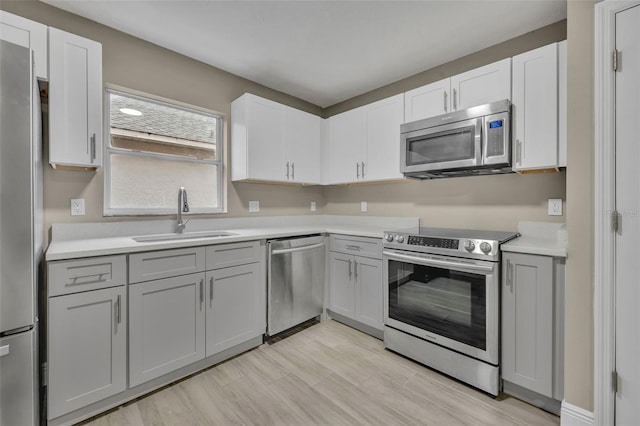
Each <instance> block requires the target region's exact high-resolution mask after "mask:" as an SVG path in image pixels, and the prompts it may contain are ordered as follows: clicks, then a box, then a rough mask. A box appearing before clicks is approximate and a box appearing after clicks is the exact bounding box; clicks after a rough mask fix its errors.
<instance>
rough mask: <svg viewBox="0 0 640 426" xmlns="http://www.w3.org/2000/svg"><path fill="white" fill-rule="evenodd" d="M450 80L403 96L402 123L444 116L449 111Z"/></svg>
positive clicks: (419, 88) (411, 91)
mask: <svg viewBox="0 0 640 426" xmlns="http://www.w3.org/2000/svg"><path fill="white" fill-rule="evenodd" d="M450 93H451V79H450V78H445V79H443V80H440V81H436V82H434V83H431V84H427V85H426V86H422V87H418V88H417V89H413V90H409V91H408V92H405V94H404V122H405V123H409V122H411V121H416V120H421V119H423V118H429V117H434V116H436V115H440V114H446V113H447V112H449V111H450V110H451V96H450V95H449V94H450Z"/></svg>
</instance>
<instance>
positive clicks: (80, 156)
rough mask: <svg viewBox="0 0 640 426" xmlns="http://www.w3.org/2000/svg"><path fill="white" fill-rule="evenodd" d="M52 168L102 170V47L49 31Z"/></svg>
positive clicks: (88, 41) (74, 36)
mask: <svg viewBox="0 0 640 426" xmlns="http://www.w3.org/2000/svg"><path fill="white" fill-rule="evenodd" d="M49 162H50V163H51V165H52V166H53V167H54V168H56V167H58V166H71V167H84V168H93V169H95V168H97V167H100V166H101V164H102V45H101V44H100V43H97V42H95V41H92V40H88V39H86V38H83V37H79V36H77V35H74V34H70V33H67V32H64V31H60V30H57V29H55V28H49Z"/></svg>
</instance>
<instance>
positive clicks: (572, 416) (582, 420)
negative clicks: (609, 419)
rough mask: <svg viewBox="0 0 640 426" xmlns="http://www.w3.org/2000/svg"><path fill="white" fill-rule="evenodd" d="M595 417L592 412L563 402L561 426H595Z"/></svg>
mask: <svg viewBox="0 0 640 426" xmlns="http://www.w3.org/2000/svg"><path fill="white" fill-rule="evenodd" d="M594 423H595V417H594V415H593V413H592V412H591V411H587V410H585V409H584V408H580V407H577V406H575V405H572V404H569V403H568V402H567V401H564V400H563V401H562V409H561V410H560V426H594Z"/></svg>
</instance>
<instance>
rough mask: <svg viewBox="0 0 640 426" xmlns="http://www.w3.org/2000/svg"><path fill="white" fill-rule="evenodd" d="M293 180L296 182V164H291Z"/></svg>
mask: <svg viewBox="0 0 640 426" xmlns="http://www.w3.org/2000/svg"><path fill="white" fill-rule="evenodd" d="M291 180H296V163H294V162H291Z"/></svg>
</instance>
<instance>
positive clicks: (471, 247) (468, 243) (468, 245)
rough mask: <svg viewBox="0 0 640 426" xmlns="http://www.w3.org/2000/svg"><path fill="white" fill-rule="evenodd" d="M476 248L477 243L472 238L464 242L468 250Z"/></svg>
mask: <svg viewBox="0 0 640 426" xmlns="http://www.w3.org/2000/svg"><path fill="white" fill-rule="evenodd" d="M475 248H476V245H475V244H474V243H473V241H471V240H467V241H465V242H464V249H465V250H466V251H473V250H474V249H475Z"/></svg>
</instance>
